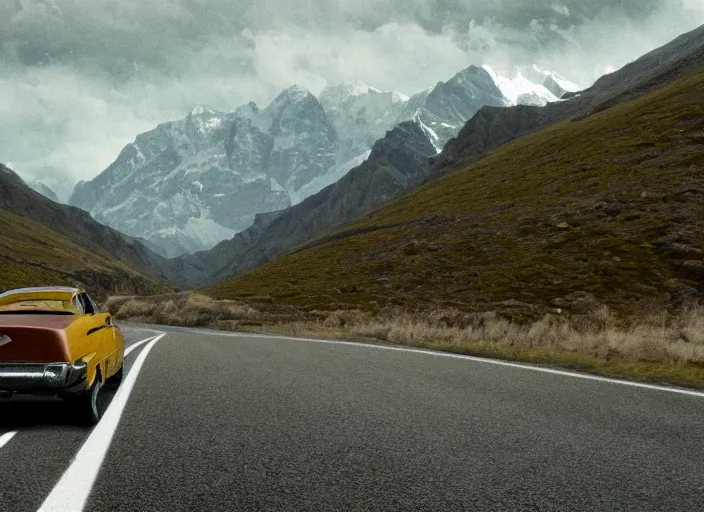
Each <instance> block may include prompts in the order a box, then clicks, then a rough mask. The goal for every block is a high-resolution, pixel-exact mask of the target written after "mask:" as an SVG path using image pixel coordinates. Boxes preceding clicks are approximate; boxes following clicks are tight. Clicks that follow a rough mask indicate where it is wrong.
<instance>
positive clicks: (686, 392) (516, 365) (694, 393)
mask: <svg viewBox="0 0 704 512" xmlns="http://www.w3.org/2000/svg"><path fill="white" fill-rule="evenodd" d="M184 332H197V333H199V334H206V335H210V336H225V337H228V336H229V337H234V338H263V339H270V340H286V341H305V342H307V343H322V344H326V345H347V346H352V347H362V348H367V349H376V350H391V351H393V352H410V353H413V354H422V355H428V356H435V357H448V358H451V359H463V360H465V361H473V362H475V363H482V364H491V365H495V366H504V367H507V368H516V369H519V370H527V371H534V372H540V373H548V374H552V375H561V376H563V377H572V378H576V379H584V380H592V381H597V382H606V383H609V384H618V385H621V386H630V387H635V388H641V389H650V390H654V391H665V392H669V393H677V394H680V395H688V396H696V397H699V398H704V391H695V390H693V389H684V388H675V387H668V386H658V385H656V384H645V383H643V382H634V381H630V380H621V379H613V378H609V377H600V376H598V375H591V374H588V373H577V372H571V371H567V370H557V369H555V368H546V367H544V366H533V365H530V364H521V363H513V362H511V361H503V360H500V359H490V358H485V357H476V356H468V355H464V354H453V353H452V352H439V351H437V350H427V349H422V348H413V347H390V346H387V345H373V344H371V343H360V342H357V341H342V340H325V339H318V338H295V337H293V336H282V335H281V336H280V335H275V334H272V335H268V334H258V333H255V334H244V333H234V332H233V333H228V332H217V331H208V330H202V329H199V330H195V329H184Z"/></svg>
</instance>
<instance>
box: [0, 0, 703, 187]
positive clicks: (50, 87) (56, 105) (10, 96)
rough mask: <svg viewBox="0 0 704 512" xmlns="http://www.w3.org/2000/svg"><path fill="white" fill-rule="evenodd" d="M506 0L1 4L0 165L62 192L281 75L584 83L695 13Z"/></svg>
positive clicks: (269, 90) (393, 82)
mask: <svg viewBox="0 0 704 512" xmlns="http://www.w3.org/2000/svg"><path fill="white" fill-rule="evenodd" d="M509 4H510V5H512V4H513V3H509V2H486V1H483V0H482V1H480V0H444V1H443V2H436V1H431V0H369V1H366V2H349V1H346V0H287V1H284V0H260V1H256V2H255V1H254V0H174V1H173V2H162V1H157V0H121V1H120V2H115V1H113V0H62V1H57V0H51V1H49V0H17V2H3V3H2V4H0V70H2V71H0V116H2V119H3V123H2V124H0V161H12V162H13V164H14V165H15V166H16V167H17V168H18V169H17V170H19V171H21V172H22V173H24V174H27V175H32V176H36V177H39V178H42V179H44V180H45V181H47V182H50V181H52V180H53V181H54V182H55V183H57V186H58V187H59V188H61V189H62V190H68V189H69V184H72V183H73V182H75V181H77V180H79V179H88V178H91V177H93V176H95V175H96V174H97V173H99V172H100V171H102V170H103V169H104V168H105V167H107V166H108V165H109V164H110V163H111V161H112V160H114V158H115V157H116V156H117V154H118V153H119V151H120V150H121V149H122V147H123V146H124V145H125V144H127V143H129V142H130V141H132V140H133V139H134V137H135V135H136V134H138V133H140V132H143V131H145V130H148V129H151V128H153V127H154V126H155V125H156V124H158V123H160V122H164V121H168V120H173V119H176V118H182V117H184V116H185V115H186V113H187V112H188V111H189V110H190V109H191V108H192V107H193V106H194V105H195V104H200V103H204V104H208V105H212V106H214V107H216V108H218V109H221V110H228V109H233V108H235V107H236V106H238V105H240V104H242V103H245V102H248V101H256V102H257V103H259V104H260V105H262V106H263V105H265V104H266V103H267V102H268V101H270V100H271V99H273V97H274V96H275V95H276V94H278V93H279V92H280V91H281V90H282V89H283V88H285V87H287V86H289V85H291V84H293V83H297V84H300V85H302V86H304V87H307V88H309V89H310V90H312V91H313V92H316V93H317V92H319V91H320V90H321V89H322V88H323V87H324V86H325V85H326V84H328V83H336V82H339V81H342V80H347V79H353V78H359V79H361V80H363V81H365V82H368V83H370V84H372V85H375V86H377V87H381V88H385V89H397V90H400V91H402V92H404V93H406V94H411V93H414V92H417V91H419V90H422V89H424V88H427V87H430V86H432V85H434V84H435V83H436V82H437V81H439V80H446V79H448V78H450V77H451V76H452V75H453V74H454V73H456V72H457V71H459V70H460V69H462V68H464V67H466V66H468V65H470V64H484V63H486V64H490V65H491V66H492V67H494V68H495V69H497V71H499V72H501V73H502V74H510V73H511V72H512V71H513V70H514V69H515V68H516V67H517V66H521V65H531V64H537V65H538V66H539V67H541V68H543V69H552V70H556V71H558V72H560V73H561V74H562V75H564V76H566V77H567V78H569V79H571V80H573V81H575V82H578V83H579V84H580V85H582V86H588V85H590V84H591V82H593V81H594V80H595V79H596V78H597V77H598V76H599V75H601V74H602V73H604V71H605V70H606V69H610V68H616V67H619V66H622V65H623V64H625V63H626V62H628V61H630V60H633V59H635V58H636V57H638V56H639V55H641V54H643V53H645V52H647V51H649V50H651V49H653V48H655V47H656V46H659V45H661V44H664V43H666V42H667V41H669V40H670V39H672V38H674V37H675V36H676V35H678V34H679V33H682V32H684V31H686V30H688V29H691V28H694V27H695V26H696V25H698V24H699V23H701V22H703V21H704V19H702V18H704V2H701V1H699V0H697V1H694V0H684V4H683V3H682V0H638V1H637V2H635V0H633V1H631V0H624V2H619V5H620V7H618V8H616V7H610V6H613V2H612V1H610V0H561V1H559V2H553V3H544V2H539V1H538V0H535V1H532V2H524V5H523V7H524V8H523V9H514V8H512V7H506V6H507V5H509ZM531 5H532V7H531ZM546 5H547V6H548V7H545V6H546ZM628 5H630V6H631V8H630V10H627V8H626V7H624V6H628ZM658 5H659V8H658V9H657V10H655V11H652V12H650V11H647V9H646V7H648V6H649V7H653V6H655V7H657V6H658ZM17 6H20V7H17ZM646 11H647V12H650V14H643V13H646ZM525 13H527V14H525ZM692 13H695V14H694V15H693V14H692ZM556 14H559V15H560V16H556ZM558 20H563V21H558ZM59 193H60V194H61V193H62V191H61V190H59Z"/></svg>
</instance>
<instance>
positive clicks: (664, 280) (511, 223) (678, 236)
mask: <svg viewBox="0 0 704 512" xmlns="http://www.w3.org/2000/svg"><path fill="white" fill-rule="evenodd" d="M702 98H704V27H701V28H699V29H697V30H695V31H693V32H691V33H689V34H685V35H683V36H681V37H679V38H678V39H676V40H675V41H673V42H672V43H670V44H668V45H666V46H665V47H663V48H660V49H658V50H656V51H654V52H651V53H649V54H647V55H645V56H643V57H642V58H641V59H639V60H637V61H635V62H633V63H631V64H629V65H627V66H624V67H623V68H622V69H620V70H619V71H617V72H615V73H613V74H611V75H607V76H605V77H603V78H601V79H600V80H598V81H597V82H596V83H595V84H594V85H593V86H592V87H591V88H589V89H588V90H585V91H581V92H579V93H578V94H571V95H568V96H567V97H566V99H565V101H561V102H558V103H551V104H549V105H547V106H545V107H532V106H516V107H510V108H496V107H484V108H482V109H481V110H480V111H479V112H478V113H477V114H476V115H475V116H474V117H473V118H472V119H471V120H470V121H469V122H468V123H467V124H466V125H465V127H464V128H463V129H462V130H461V132H460V134H459V135H458V137H457V138H455V139H453V140H451V141H450V142H449V143H448V144H447V146H446V148H445V150H444V151H443V152H442V154H441V155H438V156H436V157H435V158H433V161H432V162H431V165H430V167H429V168H426V169H422V168H421V169H419V170H418V172H420V173H422V174H427V175H428V176H429V179H428V180H427V182H426V183H425V184H423V185H421V186H419V187H415V188H414V189H413V190H411V191H409V192H406V193H405V194H403V195H401V196H400V197H398V198H396V199H395V200H392V201H389V202H386V203H385V204H384V205H383V206H381V207H379V208H377V209H376V210H374V211H373V212H371V213H370V214H368V215H360V216H358V218H357V220H355V221H353V222H351V223H346V224H345V225H344V226H340V227H338V228H337V229H334V228H333V229H328V230H321V231H318V232H317V233H315V234H313V235H311V236H309V237H308V240H307V241H305V242H303V243H300V242H299V241H298V240H292V241H291V243H290V244H289V246H288V247H287V250H286V251H282V252H280V253H279V255H278V257H276V258H271V257H270V255H267V258H269V261H268V262H266V261H265V258H261V257H260V260H259V264H258V265H256V266H254V268H251V269H250V271H248V272H242V269H241V268H239V269H238V268H236V267H232V266H231V267H229V269H227V271H226V272H225V274H226V273H230V274H231V275H236V276H237V277H234V278H231V279H228V280H222V277H223V275H222V274H220V275H218V276H217V279H214V280H213V281H217V282H216V283H215V284H212V285H211V286H209V287H207V288H205V289H204V292H205V293H206V294H207V295H209V296H211V297H214V298H217V299H230V300H238V301H247V302H250V303H260V304H264V303H266V304H267V307H270V308H273V307H276V306H275V305H278V306H281V305H283V304H285V305H289V306H295V307H298V308H302V309H303V310H307V311H325V310H333V311H340V310H349V309H353V310H355V309H356V310H363V311H371V312H379V311H382V310H385V311H388V310H389V308H401V309H402V310H404V311H411V312H412V311H416V310H423V311H427V310H431V311H462V312H466V311H481V312H486V311H492V312H499V313H500V314H501V315H502V316H504V317H506V318H511V319H514V320H519V321H525V320H526V319H535V318H545V320H544V321H546V322H547V321H551V320H550V319H551V318H552V319H555V318H556V316H555V315H558V316H559V315H561V314H564V313H568V314H569V315H570V316H571V318H572V319H574V320H575V321H579V320H580V319H582V320H584V323H583V324H580V325H583V327H582V328H584V329H585V332H593V330H592V329H600V328H603V327H601V326H597V325H596V324H591V323H589V318H590V317H589V316H588V315H590V314H592V313H594V312H595V311H597V310H599V308H601V307H602V306H604V305H606V306H608V308H609V310H610V311H611V312H616V313H617V315H623V317H626V318H636V319H642V318H647V317H648V316H649V315H652V311H666V310H668V308H673V310H674V308H677V309H678V310H681V309H682V308H687V307H691V306H693V305H695V304H697V303H698V304H701V303H702V301H704V229H703V228H702V224H701V219H702V218H703V217H704V145H703V143H704V116H703V115H702ZM313 199H314V198H310V199H309V201H312V200H313ZM321 214H322V212H321ZM305 222H306V218H305V217H304V216H303V215H300V212H299V216H298V220H293V219H288V225H289V226H293V225H299V223H305ZM273 226H274V224H271V227H273ZM271 227H270V228H269V229H271ZM259 236H261V237H262V240H265V239H266V235H265V234H264V235H259ZM278 236H284V234H283V232H282V231H278ZM249 243H250V245H251V247H252V249H250V250H249V251H248V252H247V253H244V254H254V253H255V252H256V250H255V249H254V247H255V246H256V245H252V243H251V241H250V242H249ZM278 244H279V247H281V245H284V244H282V242H281V241H280V240H279V241H278ZM260 247H266V245H265V244H262V245H260ZM235 248H236V247H233V248H232V249H235ZM233 254H234V255H235V256H236V258H235V259H233V260H232V261H233V263H234V264H235V265H237V264H239V261H240V260H239V257H240V256H241V254H242V253H239V252H233ZM245 261H246V259H245ZM254 297H256V299H254ZM257 301H258V302H257ZM272 303H273V304H274V305H272ZM602 311H604V310H602ZM546 313H551V314H552V316H549V317H545V315H546ZM604 314H606V313H604ZM619 317H620V316H619ZM591 318H595V317H594V316H592V317H591ZM644 357H647V356H644Z"/></svg>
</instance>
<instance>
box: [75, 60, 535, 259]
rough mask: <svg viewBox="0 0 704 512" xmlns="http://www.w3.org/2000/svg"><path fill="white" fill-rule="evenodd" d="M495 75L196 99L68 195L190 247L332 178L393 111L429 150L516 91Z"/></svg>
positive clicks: (145, 232)
mask: <svg viewBox="0 0 704 512" xmlns="http://www.w3.org/2000/svg"><path fill="white" fill-rule="evenodd" d="M497 77H498V75H496V74H493V75H492V74H490V73H488V72H487V71H486V70H485V69H482V68H479V67H476V66H470V67H469V68H467V69H465V70H463V71H461V72H460V73H458V74H457V75H456V76H455V77H453V78H452V79H450V80H449V81H447V82H439V83H438V84H436V86H435V87H433V88H432V89H430V90H428V91H424V92H421V93H419V94H417V95H415V96H413V97H412V98H408V97H406V96H404V95H403V94H401V93H398V92H394V91H381V90H378V89H375V88H373V87H370V86H368V85H366V84H363V83H361V82H358V81H357V82H346V83H343V84H341V85H339V86H334V87H329V88H327V89H325V90H324V91H323V92H322V93H321V94H320V99H319V100H318V98H316V97H315V96H314V95H312V94H311V93H310V92H308V91H306V90H305V89H303V88H301V87H298V86H293V87H291V88H289V89H287V90H286V91H284V92H283V93H282V94H281V95H280V96H279V97H277V98H276V99H275V100H274V101H273V102H272V103H271V104H270V105H269V106H268V107H267V108H265V109H263V110H260V109H259V107H258V106H257V105H256V104H254V103H249V104H247V105H243V106H241V107H239V108H237V109H236V110H235V111H234V112H230V113H223V112H218V111H216V110H214V109H211V108H208V107H204V106H199V107H196V108H195V109H193V111H192V112H191V113H190V114H189V115H188V116H187V117H186V118H185V119H183V120H180V121H174V122H170V123H164V124H162V125H159V126H158V127H157V128H155V129H154V130H152V131H150V132H147V133H144V134H141V135H139V136H137V138H136V139H135V141H134V142H133V143H131V144H129V145H128V146H126V147H125V148H124V149H123V151H122V152H121V153H120V155H119V156H118V158H117V160H115V162H113V164H111V165H110V167H108V169H106V170H105V171H104V172H103V173H101V174H100V175H99V176H97V177H96V178H95V179H93V180H91V181H90V182H81V183H79V184H78V185H77V186H76V188H75V191H74V193H73V194H72V196H71V198H70V200H69V204H71V205H74V206H78V207H80V208H82V209H84V210H86V211H88V212H90V213H91V214H92V215H93V216H94V217H95V218H96V219H97V220H98V221H100V222H102V223H105V224H107V225H110V226H112V227H114V228H116V229H119V230H120V231H122V232H125V233H127V234H129V235H130V236H134V237H138V238H141V239H144V240H146V241H148V242H149V243H150V244H153V247H154V248H158V249H160V250H158V252H159V253H160V254H164V255H166V256H169V257H175V256H178V255H180V254H183V253H193V252H197V251H200V250H203V249H207V248H210V247H212V246H213V245H215V244H216V243H218V242H220V241H222V240H227V239H230V238H232V237H233V235H234V234H235V233H238V232H241V231H243V230H245V229H246V228H248V227H249V226H251V225H252V223H253V222H254V219H255V216H256V215H257V214H259V213H265V212H270V211H277V210H282V209H284V208H286V207H288V206H290V205H295V204H298V203H300V202H301V201H303V200H304V199H306V198H307V197H310V196H311V195H313V194H315V193H317V192H318V191H320V190H322V189H323V188H325V187H327V186H328V185H331V184H333V183H335V182H337V181H338V180H339V179H340V178H342V177H343V176H345V174H346V173H347V172H349V170H350V169H352V168H354V167H356V166H358V165H359V164H361V163H362V162H363V161H364V160H365V159H366V158H367V157H368V156H369V154H370V151H371V149H372V146H373V145H374V143H375V142H376V141H377V140H379V139H382V138H383V137H384V135H385V134H386V132H387V131H389V130H391V129H393V127H394V126H396V125H397V124H398V123H400V122H403V121H408V120H415V121H416V122H417V123H418V124H419V126H421V127H422V128H423V130H425V132H426V134H427V135H428V137H429V138H430V139H431V141H432V142H433V144H434V146H435V148H436V153H437V152H439V151H440V150H441V149H442V147H443V146H444V144H445V143H446V142H447V141H448V140H449V139H450V138H451V137H454V136H455V135H457V133H458V131H459V130H460V128H461V127H462V126H463V125H464V123H465V122H466V121H467V120H468V119H469V118H471V117H472V116H473V115H474V113H476V112H477V111H478V110H479V109H480V108H481V107H482V106H484V105H494V106H503V105H507V104H513V103H515V102H516V101H521V100H519V98H518V97H516V98H511V99H507V98H506V97H505V96H504V94H503V93H502V91H501V89H500V87H499V85H497V82H496V80H497ZM505 80H508V79H505ZM526 83H527V81H524V83H523V84H522V85H523V86H525V85H526ZM534 87H538V86H537V85H536V84H532V85H531V86H530V87H529V89H531V90H532V88H534ZM546 92H547V90H546ZM547 94H549V93H547ZM530 101H531V102H534V101H535V100H534V99H532V98H531V99H530Z"/></svg>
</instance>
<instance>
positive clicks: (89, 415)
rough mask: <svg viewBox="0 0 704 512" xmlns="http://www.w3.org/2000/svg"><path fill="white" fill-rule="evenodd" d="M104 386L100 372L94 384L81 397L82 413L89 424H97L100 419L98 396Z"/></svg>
mask: <svg viewBox="0 0 704 512" xmlns="http://www.w3.org/2000/svg"><path fill="white" fill-rule="evenodd" d="M101 388H102V381H101V379H100V374H98V375H96V377H95V382H94V383H93V386H92V387H91V388H90V389H88V390H86V392H85V393H84V394H83V395H81V397H80V399H79V406H80V414H81V416H82V419H83V420H84V422H85V423H86V424H87V425H95V424H96V423H98V421H100V407H99V403H98V397H99V396H100V390H101Z"/></svg>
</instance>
